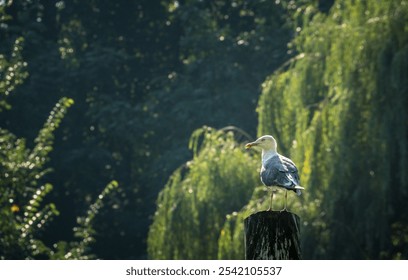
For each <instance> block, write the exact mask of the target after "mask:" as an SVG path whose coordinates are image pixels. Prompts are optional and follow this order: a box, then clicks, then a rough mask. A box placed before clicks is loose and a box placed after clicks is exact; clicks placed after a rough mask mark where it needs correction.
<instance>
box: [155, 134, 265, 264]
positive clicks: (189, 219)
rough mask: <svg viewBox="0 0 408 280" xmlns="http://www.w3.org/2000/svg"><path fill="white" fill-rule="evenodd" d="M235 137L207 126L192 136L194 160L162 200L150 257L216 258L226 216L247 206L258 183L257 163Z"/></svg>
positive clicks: (179, 171)
mask: <svg viewBox="0 0 408 280" xmlns="http://www.w3.org/2000/svg"><path fill="white" fill-rule="evenodd" d="M236 134H239V133H235V135H234V132H233V131H228V132H227V131H223V130H218V131H217V130H214V129H212V128H208V127H204V128H202V129H199V130H196V131H195V132H194V133H193V135H192V137H191V140H190V148H192V149H193V151H194V157H193V159H192V160H191V161H189V162H188V163H187V164H186V165H185V166H183V167H180V168H179V169H177V170H176V171H175V172H174V173H173V175H172V176H171V178H170V180H169V181H168V183H167V185H166V186H165V188H164V189H163V191H162V192H161V193H160V195H159V198H158V200H157V206H158V207H157V212H156V213H155V215H154V221H153V224H152V226H151V227H150V231H149V237H148V253H149V257H150V258H152V259H215V258H216V257H217V254H218V239H219V237H220V229H221V227H222V226H223V224H224V222H225V220H226V214H228V213H231V212H234V211H238V210H239V209H240V208H241V207H242V206H243V205H245V203H247V201H248V200H249V198H250V196H251V193H252V191H253V188H254V186H256V185H257V184H258V180H259V179H258V174H256V172H254V170H256V166H257V165H256V162H255V161H254V160H253V159H252V158H251V157H250V156H249V154H248V153H246V152H245V151H244V150H243V145H242V144H239V143H237V142H236V141H235V140H234V136H236Z"/></svg>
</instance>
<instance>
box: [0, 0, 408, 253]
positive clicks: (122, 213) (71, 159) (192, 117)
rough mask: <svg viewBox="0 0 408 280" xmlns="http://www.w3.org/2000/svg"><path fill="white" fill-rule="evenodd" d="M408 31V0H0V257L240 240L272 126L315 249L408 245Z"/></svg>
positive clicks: (168, 248)
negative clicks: (294, 177)
mask: <svg viewBox="0 0 408 280" xmlns="http://www.w3.org/2000/svg"><path fill="white" fill-rule="evenodd" d="M407 32H408V3H407V2H406V1H403V0H390V1H352V0H346V1H306V0H304V1H303V0H297V1H294V0H282V1H263V0H255V1H254V0H234V1H221V0H214V1H200V0H183V1H182V0H180V1H173V0H153V1H152V0H138V1H101V0H94V1H80V0H71V1H56V2H53V1H45V0H30V1H29V0H21V1H10V0H8V1H1V0H0V157H1V158H0V160H1V162H0V213H1V219H0V258H5V259H12V258H15V259H39V258H45V259H63V258H71V259H72V258H77V259H85V258H95V257H97V258H105V259H143V258H155V259H156V258H157V259H215V258H220V259H235V258H243V242H242V241H243V233H242V227H243V223H242V221H243V218H245V217H246V216H247V215H248V214H250V213H253V212H255V211H258V210H261V209H262V210H263V209H264V208H267V203H268V202H267V199H268V195H267V192H266V189H265V188H264V187H262V186H261V185H260V181H259V178H258V174H257V170H258V168H259V154H256V153H252V152H251V153H249V152H247V151H244V149H243V144H244V143H245V142H247V141H249V140H253V139H254V138H255V135H261V134H273V135H274V136H275V137H276V138H277V139H278V149H279V151H280V152H281V153H283V154H285V155H288V156H291V157H292V158H293V159H294V161H295V162H296V163H297V165H298V167H299V169H300V172H301V181H302V185H304V187H305V188H306V191H305V192H304V196H302V197H301V198H300V199H298V198H297V197H295V196H290V197H289V202H290V204H289V209H292V210H293V211H294V212H296V213H297V214H299V215H300V216H301V219H302V221H303V228H302V238H303V252H304V257H305V258H331V259H347V258H355V259H365V258H367V259H371V258H375V259H377V258H407V255H408V248H407V247H408V246H407V244H408V226H407V225H408V221H407V219H406V217H405V215H404V213H405V212H406V211H407V209H406V207H407V206H406V203H405V200H406V199H407V196H408V188H407V187H408V186H407V181H408V180H407V174H406V170H407V161H408V155H407V150H408V149H407V148H408V147H407V140H408V139H407V132H408V130H407V120H408V117H407V111H406V108H407V107H408V100H407V99H408V92H407V90H408V84H407V83H408V79H407V77H408V75H407V74H408V34H407ZM257 127H258V129H256V128H257ZM166 182H167V183H166ZM103 186H106V187H105V189H103ZM118 186H119V188H118ZM101 191H102V192H101ZM281 199H282V196H281V195H279V194H278V198H277V202H276V204H277V205H278V204H279V203H282V200H281ZM103 205H104V207H102V206H103ZM106 244H110V245H109V246H106ZM111 244H114V246H111Z"/></svg>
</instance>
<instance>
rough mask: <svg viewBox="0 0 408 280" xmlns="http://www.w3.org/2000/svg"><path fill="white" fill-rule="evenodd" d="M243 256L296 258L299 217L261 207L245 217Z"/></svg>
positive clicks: (252, 258) (248, 258)
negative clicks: (262, 209)
mask: <svg viewBox="0 0 408 280" xmlns="http://www.w3.org/2000/svg"><path fill="white" fill-rule="evenodd" d="M244 225H245V259H247V260H299V259H301V251H300V242H299V237H300V218H299V216H297V215H296V214H294V213H291V212H287V211H283V212H279V211H261V212H257V213H255V214H252V215H251V216H249V217H247V218H246V219H245V220H244Z"/></svg>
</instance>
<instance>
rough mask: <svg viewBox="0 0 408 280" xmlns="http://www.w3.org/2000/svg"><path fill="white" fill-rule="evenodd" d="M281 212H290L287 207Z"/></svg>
mask: <svg viewBox="0 0 408 280" xmlns="http://www.w3.org/2000/svg"><path fill="white" fill-rule="evenodd" d="M280 212H281V213H282V212H288V209H287V208H286V207H285V208H283V209H282V210H280Z"/></svg>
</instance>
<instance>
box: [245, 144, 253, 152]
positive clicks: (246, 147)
mask: <svg viewBox="0 0 408 280" xmlns="http://www.w3.org/2000/svg"><path fill="white" fill-rule="evenodd" d="M252 146H254V143H248V144H246V145H245V149H247V150H248V149H250V148H251V147H252Z"/></svg>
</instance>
